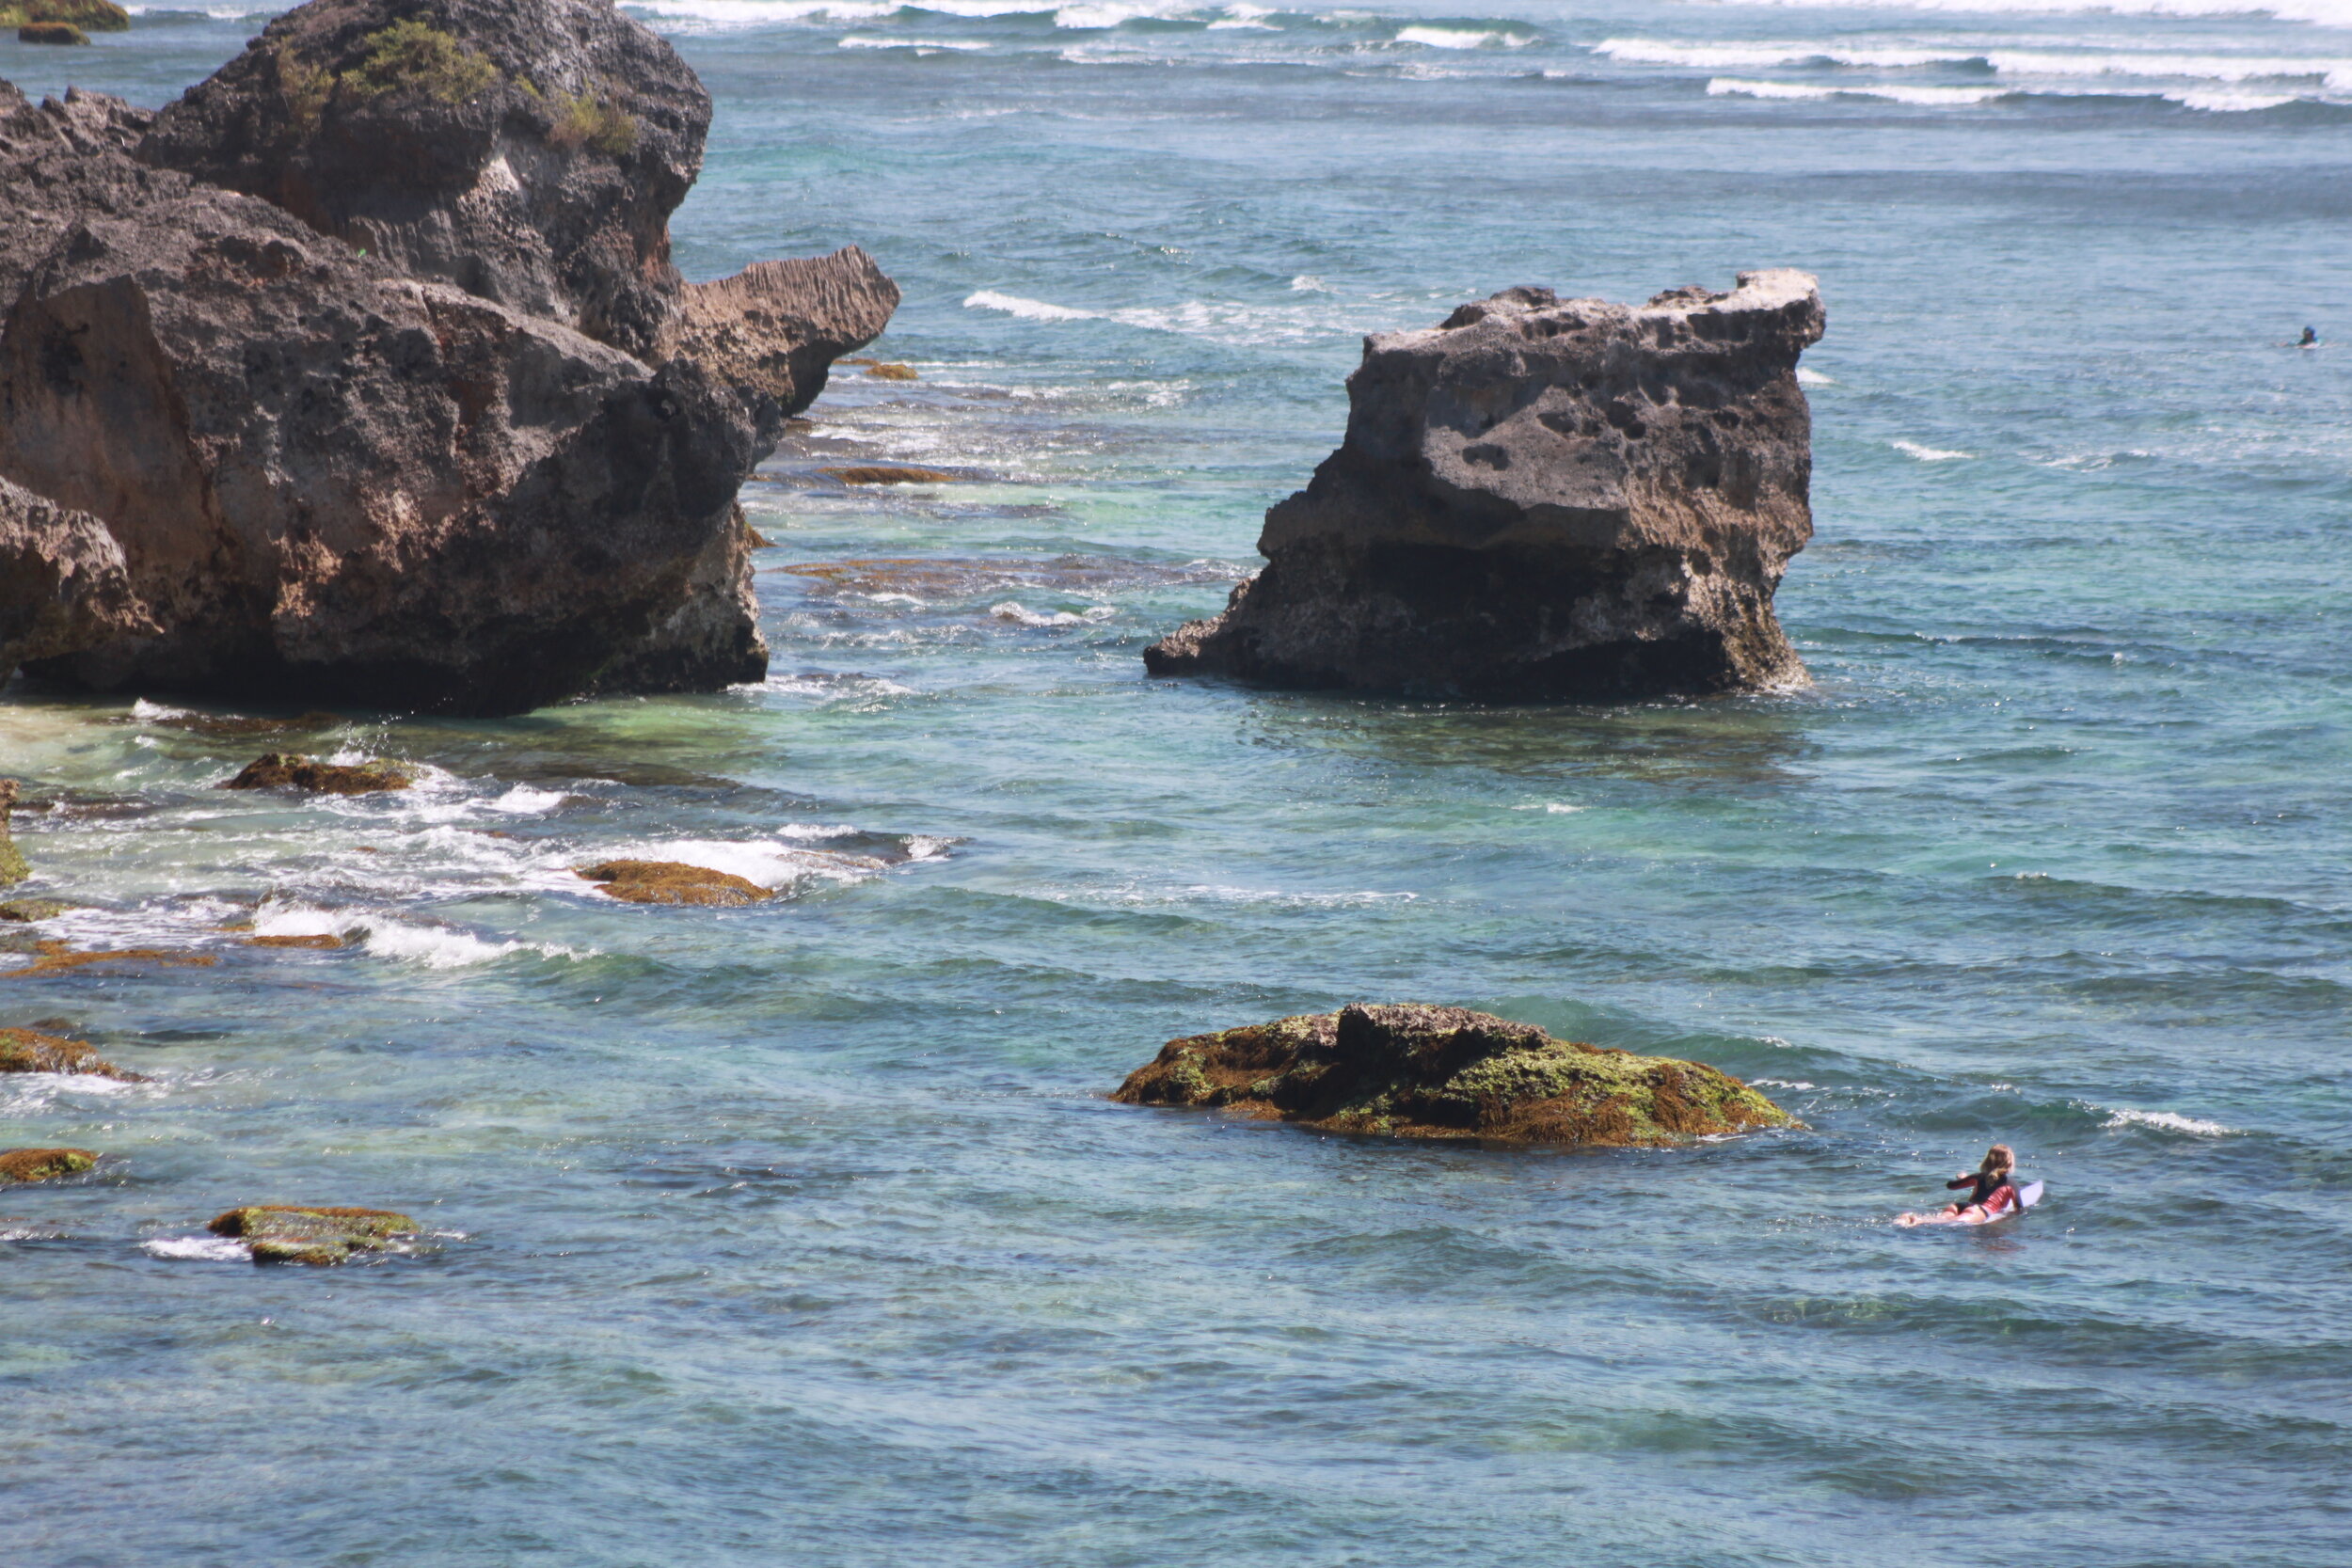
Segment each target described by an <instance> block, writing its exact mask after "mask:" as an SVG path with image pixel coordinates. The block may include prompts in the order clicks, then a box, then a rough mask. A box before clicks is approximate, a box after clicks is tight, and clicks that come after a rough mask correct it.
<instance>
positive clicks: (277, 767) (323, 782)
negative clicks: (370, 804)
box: [220, 752, 416, 795]
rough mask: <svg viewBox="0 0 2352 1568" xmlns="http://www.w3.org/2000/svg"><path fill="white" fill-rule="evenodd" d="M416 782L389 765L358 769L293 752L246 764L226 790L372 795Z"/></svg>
mask: <svg viewBox="0 0 2352 1568" xmlns="http://www.w3.org/2000/svg"><path fill="white" fill-rule="evenodd" d="M415 783H416V781H415V780H414V779H413V778H411V777H410V776H409V775H408V774H407V773H406V772H405V771H404V770H403V769H401V768H397V767H395V766H394V765H393V764H391V763H389V762H363V763H359V764H358V765H356V766H345V765H343V764H341V763H333V762H321V761H319V760H318V758H316V757H306V756H300V755H297V754H295V753H294V752H268V753H267V754H265V755H262V756H259V757H256V758H254V759H253V760H252V761H251V762H249V763H247V764H246V768H245V771H244V772H242V773H240V774H238V775H237V776H236V777H235V778H233V779H230V781H229V782H228V783H227V784H222V785H221V786H220V787H221V788H223V789H283V788H289V787H291V788H294V789H304V790H309V791H310V793H312V794H314V795H371V794H373V793H375V792H376V791H378V790H385V789H406V788H409V787H410V786H411V785H413V784H415Z"/></svg>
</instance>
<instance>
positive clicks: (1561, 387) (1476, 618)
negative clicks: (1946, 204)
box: [1144, 270, 1822, 700]
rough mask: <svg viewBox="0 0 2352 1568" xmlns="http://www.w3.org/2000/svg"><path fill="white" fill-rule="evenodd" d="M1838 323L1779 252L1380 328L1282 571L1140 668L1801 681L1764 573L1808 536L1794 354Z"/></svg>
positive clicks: (1807, 435) (1517, 683)
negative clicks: (1594, 293) (1339, 439)
mask: <svg viewBox="0 0 2352 1568" xmlns="http://www.w3.org/2000/svg"><path fill="white" fill-rule="evenodd" d="M1821 328H1822V312H1821V302H1820V294H1819V293H1818V292H1817V290H1816V288H1815V286H1814V281H1813V279H1812V278H1811V277H1808V276H1806V275H1805V274H1804V273H1800V272H1792V271H1787V270H1780V271H1772V272H1756V273H1743V274H1741V275H1740V287H1739V288H1738V290H1737V291H1735V292H1734V293H1727V294H1715V293H1708V292H1707V291H1706V290H1704V289H1696V288H1685V289H1676V290H1672V291H1669V292H1668V293H1662V294H1660V295H1659V296H1658V297H1657V298H1655V299H1653V300H1651V301H1650V302H1649V304H1648V305H1646V306H1644V307H1641V308H1638V309H1636V308H1631V307H1628V306H1623V305H1614V304H1610V303H1608V302H1606V301H1603V300H1597V299H1578V300H1567V301H1561V300H1557V299H1555V297H1554V296H1553V294H1552V293H1551V291H1549V290H1548V289H1532V288H1521V289H1511V290H1506V291H1505V292H1503V293H1499V294H1497V295H1495V296H1494V297H1493V298H1491V299H1488V300H1485V301H1481V302H1479V303H1476V304H1471V305H1465V306H1463V307H1462V308H1461V309H1458V310H1456V311H1454V314H1453V315H1452V316H1451V317H1450V318H1448V319H1447V321H1446V323H1445V325H1442V326H1438V327H1436V328H1433V329H1430V330H1427V331H1415V332H1392V333H1386V334H1382V335H1378V336H1375V337H1372V338H1368V339H1366V340H1365V343H1364V358H1363V363H1362V364H1361V365H1360V366H1359V367H1358V369H1357V370H1356V372H1355V373H1354V374H1353V375H1351V376H1349V377H1348V382H1347V388H1348V403H1349V413H1348V422H1347V437H1346V440H1345V442H1344V443H1343V445H1342V446H1341V447H1340V449H1339V451H1336V452H1334V453H1332V455H1331V456H1330V457H1328V458H1327V459H1326V460H1325V461H1324V463H1323V465H1322V467H1319V468H1317V469H1316V470H1315V476H1314V479H1313V481H1312V482H1311V483H1310V484H1309V485H1308V487H1307V488H1306V489H1305V490H1304V491H1302V492H1300V493H1299V494H1297V495H1295V496H1293V497H1291V498H1290V499H1288V500H1285V501H1282V502H1281V503H1279V505H1277V506H1275V507H1274V508H1273V509H1272V510H1271V511H1269V512H1268V513H1267V514H1266V523H1265V531H1264V533H1263V536H1262V537H1261V538H1260V540H1259V543H1258V547H1259V549H1260V550H1261V551H1263V553H1264V555H1265V556H1266V558H1267V565H1266V567H1265V569H1264V570H1263V571H1262V572H1260V573H1259V574H1258V575H1257V576H1256V577H1255V578H1250V579H1249V580H1248V581H1247V582H1244V583H1243V584H1242V585H1241V586H1240V587H1239V588H1237V589H1235V590H1234V592H1233V597H1232V603H1231V605H1230V606H1229V607H1228V608H1227V609H1226V610H1225V612H1224V613H1223V614H1222V615H1220V616H1217V617H1216V618H1215V619H1213V620H1208V621H1195V622H1192V623H1190V624H1188V625H1186V626H1184V627H1182V628H1181V629H1179V630H1178V631H1176V632H1174V633H1173V634H1171V635H1170V636H1168V638H1166V639H1165V640H1164V641H1161V642H1159V643H1157V644H1156V645H1154V646H1153V647H1152V649H1150V650H1149V651H1148V652H1147V653H1146V654H1145V656H1144V657H1145V662H1146V664H1147V665H1148V667H1149V668H1150V669H1151V670H1152V673H1155V674H1177V673H1225V674H1231V675H1235V676H1239V677H1242V678H1245V679H1248V680H1256V681H1263V682H1265V683H1268V684H1272V685H1279V686H1296V687H1353V688H1359V689H1371V690H1388V691H1405V692H1424V693H1431V694H1445V693H1458V694H1461V695H1464V696H1470V697H1476V698H1488V699H1501V700H1510V699H1558V698H1613V697H1627V696H1640V695H1646V694H1656V693H1675V692H1681V693H1703V692H1713V691H1724V690H1731V689H1754V688H1760V687H1769V686H1774V685H1783V684H1788V683H1791V682H1795V681H1800V680H1802V679H1803V678H1804V668H1803V666H1802V665H1800V664H1799V662H1798V660H1797V656H1796V653H1795V651H1794V650H1793V649H1792V648H1790V647H1789V645H1788V639H1787V637H1785V636H1784V635H1783V634H1782V632H1781V629H1780V623H1779V621H1778V620H1777V619H1776V618H1775V617H1774V616H1773V613H1772V590H1773V588H1774V586H1775V585H1776V584H1777V583H1778V582H1779V580H1780V576H1781V573H1782V571H1783V569H1784V568H1785V567H1786V565H1787V563H1788V558H1789V557H1790V556H1791V555H1793V554H1795V553H1796V551H1797V550H1799V549H1800V548H1802V547H1803V546H1804V542H1805V541H1806V540H1807V539H1808V538H1810V537H1811V536H1812V531H1813V523H1812V509H1811V506H1810V504H1809V502H1808V499H1807V492H1808V489H1809V486H1810V483H1811V476H1812V453H1811V432H1812V421H1811V415H1810V413H1809V412H1808V410H1807V408H1806V405H1805V400H1804V392H1803V391H1801V390H1800V389H1799V388H1798V386H1797V380H1796V365H1797V356H1798V355H1799V354H1800V353H1801V352H1802V351H1803V350H1804V348H1805V347H1806V346H1807V345H1809V344H1811V343H1813V342H1815V341H1818V340H1819V339H1820V335H1821Z"/></svg>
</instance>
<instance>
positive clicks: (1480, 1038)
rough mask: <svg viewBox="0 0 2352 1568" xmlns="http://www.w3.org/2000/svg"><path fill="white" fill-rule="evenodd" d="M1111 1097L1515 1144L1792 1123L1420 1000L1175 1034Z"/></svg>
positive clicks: (1668, 1077)
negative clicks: (1177, 1036)
mask: <svg viewBox="0 0 2352 1568" xmlns="http://www.w3.org/2000/svg"><path fill="white" fill-rule="evenodd" d="M1111 1098H1112V1099H1114V1100H1117V1101H1122V1102H1124V1103H1126V1104H1130V1105H1191V1106H1203V1107H1225V1108H1230V1109H1232V1110H1234V1111H1237V1112H1240V1113H1242V1114H1243V1115H1246V1116H1253V1117H1266V1118H1271V1119H1279V1120H1282V1121H1295V1122H1300V1123H1304V1124H1306V1125H1308V1126H1311V1127H1316V1128H1320V1129H1322V1130H1324V1131H1326V1132H1375V1133H1384V1134H1388V1135H1391V1136H1396V1137H1412V1138H1486V1139H1493V1140H1496V1141H1500V1142H1514V1143H1561V1144H1603V1145H1656V1144H1671V1143H1674V1142H1677V1141H1678V1140H1681V1139H1686V1138H1692V1137H1700V1136H1706V1135H1708V1134H1712V1133H1723V1132H1745V1131H1747V1130H1749V1129H1752V1128H1763V1127H1787V1126H1790V1125H1792V1118H1791V1117H1789V1116H1788V1113H1787V1112H1785V1111H1783V1110H1781V1109H1780V1107H1778V1106H1777V1105H1774V1104H1773V1103H1772V1101H1769V1100H1767V1099H1765V1098H1764V1096H1762V1095H1760V1094H1758V1093H1756V1091H1755V1090H1754V1089H1752V1088H1749V1087H1748V1086H1747V1085H1744V1084H1742V1083H1740V1081H1739V1080H1738V1079H1736V1078H1733V1077H1730V1076H1729V1075H1727V1074H1725V1073H1722V1072H1718V1071H1716V1070H1715V1069H1713V1068H1710V1067H1705V1066H1702V1065H1701V1064H1699V1063H1697V1062H1684V1061H1677V1060H1675V1059H1673V1058H1672V1057H1665V1056H1637V1055H1634V1054H1633V1053H1630V1052H1626V1051H1616V1050H1609V1049H1604V1048H1602V1047H1599V1046H1594V1045H1584V1044H1581V1043H1578V1042H1575V1041H1570V1040H1558V1039H1554V1038H1552V1037H1550V1036H1549V1035H1548V1034H1546V1033H1545V1032H1544V1031H1543V1030H1541V1029H1538V1028H1536V1027H1535V1026H1534V1025H1533V1024H1529V1023H1513V1022H1509V1021H1508V1020H1505V1019H1500V1018H1496V1017H1494V1016H1493V1015H1491V1014H1488V1013H1477V1012H1471V1011H1470V1010H1468V1009H1466V1008H1462V1007H1433V1006H1422V1005H1419V1004H1409V1005H1406V1006H1366V1005H1363V1004H1356V1005H1352V1006H1346V1007H1343V1008H1341V1009H1340V1010H1339V1011H1338V1012H1336V1013H1310V1014H1302V1015H1299V1016H1297V1017H1293V1018H1282V1019H1277V1020H1275V1021H1274V1022H1271V1023H1260V1024H1251V1025H1248V1026H1246V1027H1244V1028H1239V1029H1227V1030H1223V1031H1221V1032H1219V1033H1216V1034H1210V1035H1193V1036H1188V1037H1184V1038H1182V1039H1173V1040H1170V1041H1168V1044H1167V1045H1166V1046H1164V1047H1163V1048H1162V1049H1161V1051H1160V1053H1159V1055H1158V1056H1157V1057H1156V1058H1155V1059H1153V1060H1152V1062H1150V1063H1149V1064H1147V1065H1146V1066H1144V1067H1141V1068H1138V1069H1136V1071H1135V1072H1134V1073H1132V1074H1130V1075H1129V1076H1128V1079H1127V1081H1126V1083H1124V1084H1123V1085H1120V1088H1119V1091H1118V1092H1117V1093H1116V1094H1114V1095H1113V1096H1112V1097H1111Z"/></svg>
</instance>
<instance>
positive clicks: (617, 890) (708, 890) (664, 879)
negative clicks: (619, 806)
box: [576, 861, 775, 906]
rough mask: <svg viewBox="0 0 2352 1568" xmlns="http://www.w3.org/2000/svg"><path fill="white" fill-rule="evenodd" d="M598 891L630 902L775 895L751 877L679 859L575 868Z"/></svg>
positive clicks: (736, 900)
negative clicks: (688, 863)
mask: <svg viewBox="0 0 2352 1568" xmlns="http://www.w3.org/2000/svg"><path fill="white" fill-rule="evenodd" d="M576 870H577V872H578V874H579V875H580V876H582V877H585V878H587V879H588V880H590V881H592V882H597V883H600V884H602V885H601V886H600V887H599V888H598V890H597V891H599V892H601V893H606V894H610V895H612V896H613V897H615V898H618V899H620V900H622V901H623V902H624V903H629V904H716V905H721V906H735V905H741V904H757V903H761V902H763V901H765V900H767V899H770V898H773V897H774V896H775V893H774V890H772V889H771V888H764V887H761V886H760V885H759V884H758V883H757V882H755V881H753V880H752V879H750V878H748V877H738V876H735V875H734V874H732V873H730V872H725V871H713V870H712V869H710V867H708V866H707V865H687V864H685V863H681V862H678V861H605V862H602V863H598V864H596V865H583V866H580V867H577V868H576Z"/></svg>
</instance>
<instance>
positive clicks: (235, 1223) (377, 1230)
mask: <svg viewBox="0 0 2352 1568" xmlns="http://www.w3.org/2000/svg"><path fill="white" fill-rule="evenodd" d="M205 1228H206V1229H208V1230H210V1231H211V1232H212V1233H213V1234H214V1235H215V1236H233V1237H236V1238H238V1239H240V1240H242V1241H244V1242H245V1243H246V1245H247V1246H248V1247H250V1248H251V1249H252V1253H253V1260H254V1261H255V1262H256V1263H308V1264H310V1265H312V1266H314V1267H315V1266H324V1265H326V1264H330V1263H341V1262H342V1261H344V1260H345V1259H348V1258H350V1256H351V1255H352V1254H353V1253H355V1252H383V1251H386V1250H389V1249H391V1248H394V1247H397V1246H399V1244H400V1243H403V1242H405V1241H407V1240H410V1239H412V1238H414V1237H415V1236H417V1235H418V1234H419V1233H420V1232H421V1230H422V1228H423V1227H421V1226H420V1225H418V1224H417V1222H416V1221H415V1220H412V1219H410V1218H409V1217H408V1216H407V1215H405V1214H401V1213H395V1212H392V1211H391V1210H389V1209H344V1208H329V1209H313V1208H307V1207H304V1206H302V1205H300V1204H293V1203H260V1204H252V1205H248V1206H247V1207H246V1208H242V1209H231V1210H230V1211H228V1212H226V1213H223V1214H219V1215H216V1216H215V1218H214V1220H213V1222H212V1224H210V1225H208V1226H206V1227H205Z"/></svg>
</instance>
